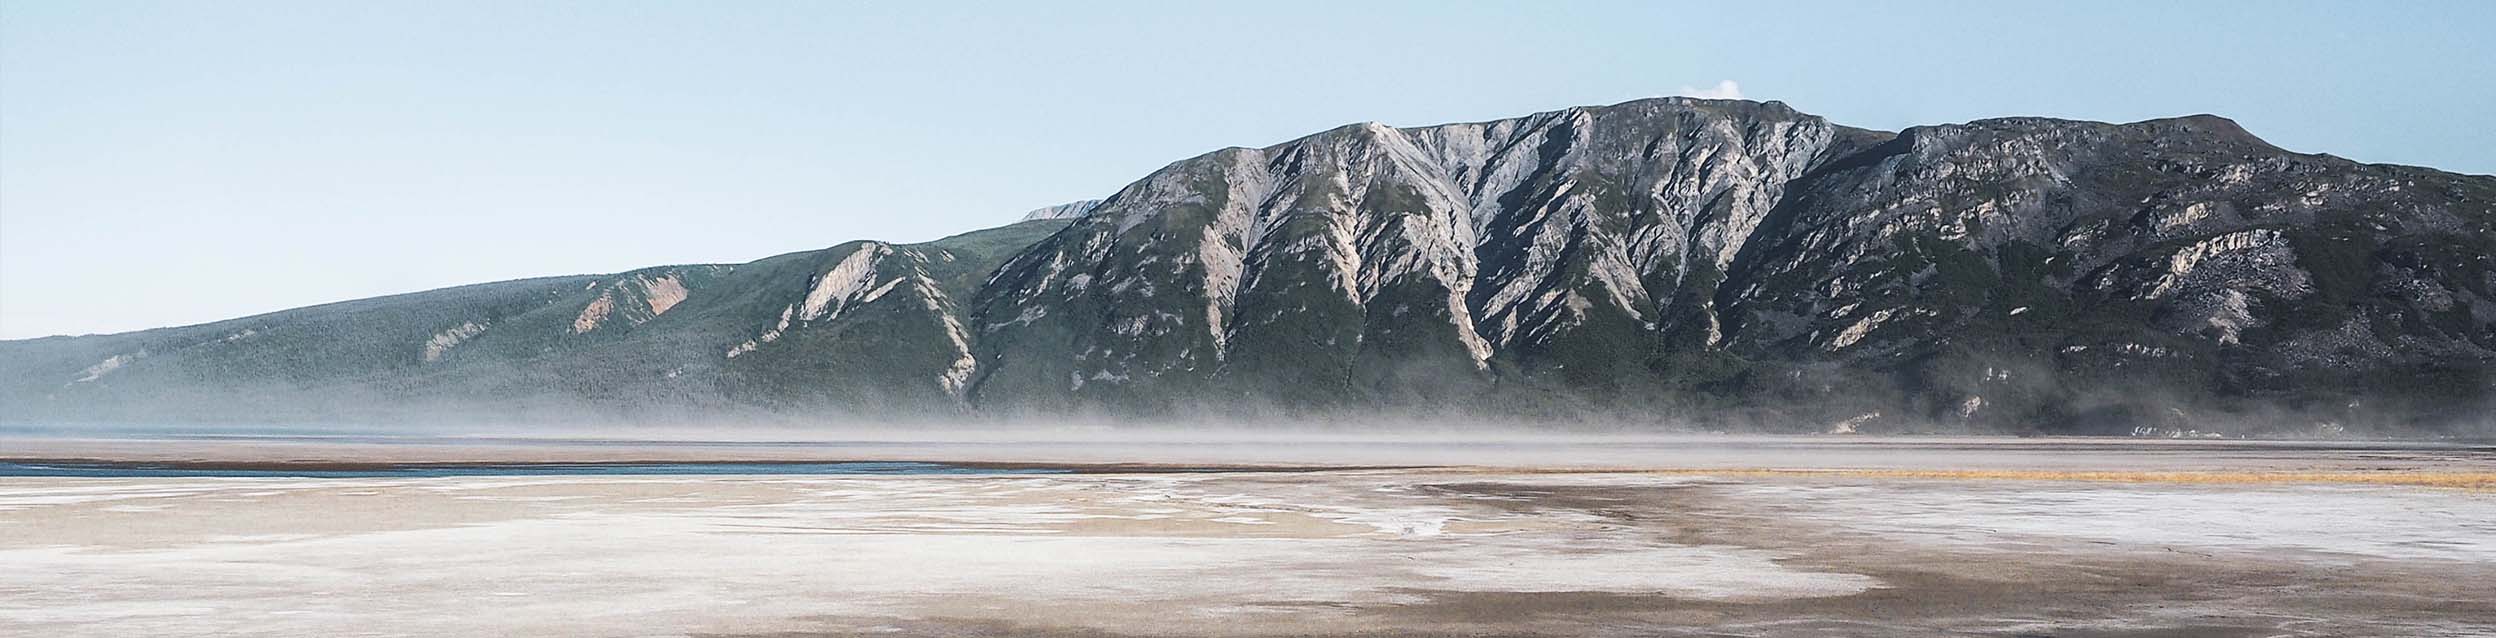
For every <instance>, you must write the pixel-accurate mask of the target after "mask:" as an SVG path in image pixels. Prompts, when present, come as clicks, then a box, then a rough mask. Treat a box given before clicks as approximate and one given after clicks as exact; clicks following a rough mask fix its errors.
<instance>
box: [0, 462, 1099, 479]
mask: <svg viewBox="0 0 2496 638" xmlns="http://www.w3.org/2000/svg"><path fill="white" fill-rule="evenodd" d="M1064 471H1065V470H1059V469H1050V468H994V467H964V466H960V465H946V464H943V463H907V462H853V463H523V464H461V465H394V466H382V467H370V468H355V469H292V468H269V469H261V468H201V467H178V466H166V465H148V464H139V463H132V464H122V463H9V462H0V477H24V476H84V477H292V478H422V477H432V476H582V475H590V476H603V475H680V476H681V475H715V474H1056V473H1062V472H1064Z"/></svg>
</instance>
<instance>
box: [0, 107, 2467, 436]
mask: <svg viewBox="0 0 2496 638" xmlns="http://www.w3.org/2000/svg"><path fill="white" fill-rule="evenodd" d="M1030 219H1032V220H1034V221H1026V222H1023V223H1019V224H1016V225H1013V226H1008V227H1005V228H1001V229H996V230H992V231H982V232H980V233H973V234H970V235H965V236H961V237H956V238H949V239H946V240H941V241H938V242H932V243H930V244H922V245H915V246H893V245H887V244H881V243H875V242H853V243H850V244H844V245H841V246H837V247H834V248H831V249H827V250H824V251H817V252H811V253H800V254H796V255H784V256H781V257H775V258H772V259H767V260H763V261H759V262H755V263H751V264H743V265H736V266H683V267H666V268H656V269H650V270H645V271H637V272H633V273H624V274H620V275H614V276H604V277H574V278H558V279H546V280H532V281H523V282H508V283H503V284H489V285H485V286H472V287H466V288H457V289H450V290H443V291H435V292H430V293H418V294H415V295H403V296H398V297H389V298H383V299H376V300H367V301H361V302H349V303H345V304H334V305H331V306H321V307H315V308H306V309H301V310H295V311H288V312H284V313H276V314H272V315H265V316H262V317H254V318H249V319H242V320H235V321H230V322H222V323H217V324H209V325H205V326H194V327H189V328H177V329H166V330H155V331H146V332H140V333H131V334H126V335H108V336H99V337H79V338H54V339H40V340H30V341H19V342H7V343H4V344H0V368H4V369H0V373H4V374H5V377H6V378H7V379H9V380H8V381H0V393H5V394H0V398H5V399H6V403H7V408H6V415H5V416H6V417H7V418H10V419H84V418H93V419H116V418H129V417H130V416H132V415H139V414H157V413H166V414H184V415H188V414H195V413H206V414H214V415H222V417H223V418H237V419H254V418H261V419H266V418H276V417H272V416H270V415H271V414H273V413H272V412H271V411H272V410H282V412H278V413H276V414H285V415H303V417H304V418H335V415H337V414H340V413H346V412H354V411H356V410H360V409H365V408H366V407H368V406H377V405H386V406H390V408H389V409H390V410H394V411H404V410H407V409H410V408H409V406H423V407H421V408H420V409H433V410H481V411H485V412H488V413H491V414H495V415H507V414H524V415H531V416H541V417H554V416H564V415H601V416H608V415H616V414H626V415H643V416H648V415H653V414H663V415H678V416H688V417H701V416H706V415H718V414H729V413H735V414H745V413H752V414H774V415H791V414H796V415H833V414H839V415H939V416H944V417H958V416H959V415H964V414H980V415H1004V416H1015V415H1057V414H1066V413H1085V414H1101V415H1114V416H1131V417H1134V416H1141V417H1153V416H1174V415H1205V414H1211V415H1220V416H1229V417H1240V418H1309V417H1337V416H1360V415H1375V414H1391V415H1396V416H1399V417H1445V418H1470V419H1483V420H1504V419H1528V420H1551V421H1570V422H1588V423H1604V424H1628V425H1633V426H1643V425H1656V426H1698V427H1717V428H1759V429H1772V430H1827V429H1836V430H1859V431H1870V430H1882V429H1891V430H1896V429H1912V430H1977V431H2008V432H2081V433H2181V432H2185V431H2187V430H2202V431H2229V432H2263V433H2273V434H2300V433H2315V432H2325V433H2327V432H2331V431H2336V430H2338V429H2342V428H2348V429H2356V430H2360V431H2364V432H2371V433H2386V434H2419V433H2452V432H2480V433H2483V432H2487V431H2488V430H2487V428H2489V420H2488V417H2486V416H2485V415H2486V414H2487V413H2488V412H2489V411H2491V409H2496V401H2491V396H2496V262H2491V260H2492V259H2496V228H2491V225H2496V178H2491V177H2488V176H2469V175H2457V174H2452V173H2445V172H2440V171H2434V170H2430V169H2423V168H2414V167H2403V166H2386V165H2369V164H2359V163H2355V162H2351V161H2348V160H2344V159H2340V158H2335V157H2331V156H2327V155H2307V154H2299V153H2292V152H2288V151H2284V150H2281V149H2279V148H2276V147H2273V146H2271V145H2269V144H2267V143H2264V142H2262V141H2261V140H2260V139H2258V138H2255V137H2254V136H2252V135H2251V134H2248V133H2246V132H2245V131H2244V130H2242V129H2240V128H2238V127H2237V126H2236V125H2235V124H2234V123H2232V122H2229V121H2227V120H2224V119H2221V118H2216V117H2210V116H2194V117H2186V118H2177V119H2167V120H2153V121H2148V122H2138V123H2132V124H2104V123H2096V122H2077V121H2065V120H2050V119H2040V118H2006V119H1996V120H1984V121H1978V122H1971V123H1966V124H1952V125H1940V126H1928V127H1915V128H1910V129H1907V130H1905V131H1901V132H1898V133H1894V134H1893V133H1885V132H1878V131H1868V130H1862V129H1855V128H1849V127H1845V126H1839V125H1836V124H1832V123H1830V122H1828V121H1826V120H1824V119H1822V118H1819V117H1816V116H1812V115H1807V114H1803V113H1799V112H1796V111H1794V110H1793V109H1791V108H1788V107H1787V106H1785V105H1783V104H1780V103H1775V102H1767V103H1757V102H1746V101H1735V100H1697V99H1685V98H1667V99H1655V100H1641V101H1635V102H1629V103H1624V104H1618V105H1613V106H1606V107H1587V108H1573V109H1566V110H1560V111H1553V112H1548V113H1539V114H1535V115H1530V116H1526V117H1521V118H1514V119H1507V120H1498V121H1492V122H1482V123H1469V124H1450V125H1442V126H1431V127H1420V128H1393V127H1387V126H1382V125H1377V124H1359V125H1351V126H1345V127H1341V128H1337V129H1334V130H1330V131H1325V132H1322V133H1318V134H1315V135H1311V136H1308V137H1305V138H1301V139H1297V140H1292V141H1289V142H1285V143H1282V144H1277V145H1274V146H1269V147H1264V148H1254V149H1251V148H1232V149H1223V150H1220V151H1215V152H1212V153H1208V154H1205V155H1202V156H1198V157H1195V158H1190V159H1186V160H1182V161H1180V162H1177V163H1174V164H1171V165H1170V166H1168V167H1165V168H1163V169H1161V170H1159V171H1156V172H1154V173H1153V174H1151V175H1148V176H1146V177H1144V178H1143V179H1142V180H1139V181H1137V182H1136V183H1134V184H1132V185H1130V186H1128V187H1126V188H1124V189H1122V190H1120V191H1119V192H1117V193H1116V194H1114V195H1111V196H1110V197H1108V198H1107V199H1105V200H1103V201H1100V202H1078V203H1075V204H1069V205H1066V206H1062V207H1053V208H1051V209H1042V210H1041V211H1036V212H1034V213H1033V214H1032V215H1031V217H1030ZM307 389H309V390H307ZM306 395H310V396H316V397H319V399H320V400H319V401H307V400H306V399H304V397H305V396H306Z"/></svg>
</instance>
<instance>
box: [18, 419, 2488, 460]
mask: <svg viewBox="0 0 2496 638" xmlns="http://www.w3.org/2000/svg"><path fill="white" fill-rule="evenodd" d="M965 425H969V424H965ZM986 425H988V426H989V427H979V428H972V427H957V428H945V429H930V428H924V427H905V426H889V425H888V426H882V427H878V426H873V425H869V424H848V425H845V426H843V427H839V428H821V427H812V428H808V427H789V426H783V425H761V424H743V425H736V426H720V425H706V426H691V425H672V426H671V425H655V424H642V425H634V426H621V427H604V428H599V427H584V426H561V427H552V428H545V429H533V430H529V431H527V432H525V433H514V432H512V431H511V430H510V429H509V428H488V427H467V426H440V425H437V426H425V427H403V426H393V427H381V426H338V427H327V428H291V427H290V428H270V427H262V428H206V429H198V428H185V427H162V426H159V427H155V428H121V429H104V430H98V429H94V428H83V427H27V426H11V427H8V428H5V429H0V459H17V460H30V459H42V460H56V461H57V460H71V459H78V460H96V461H119V462H229V463H297V462H348V463H449V462H559V463H586V462H835V461H919V462H939V463H1005V464H1038V465H1044V466H1065V467H1070V468H1076V469H1080V467H1079V466H1171V467H1170V468H1168V469H1188V468H1199V469H1220V468H1243V467H1274V466H1284V467H1290V466H1297V467H1325V468H1402V467H1484V468H1544V469H1560V470H1660V469H1710V468H1714V469H1745V470H1751V469H1803V470H1829V469H1836V470H1850V469H1864V470H1952V471H1956V470H1992V471H2039V470H2044V471H2180V470H2193V471H2211V470H2246V471H2299V472H2310V471H2333V470H2348V471H2382V470H2387V469H2389V470H2434V469H2462V470H2469V469H2473V468H2479V469H2483V468H2484V467H2486V465H2487V464H2488V463H2489V462H2491V461H2496V446H2489V445H2483V444H2480V445H2474V444H2466V443H2459V442H2450V441H2441V442H2439V441H2286V440H2264V441H2247V440H2215V439H2166V438H2112V437H2050V438H2015V437H2002V436H1906V435H1869V434H1855V435H1776V434H1710V433H1653V432H1645V433H1641V432H1550V431H1538V430H1526V429H1520V428H1496V427H1491V426H1488V425H1484V424H1473V425H1472V426H1470V427H1468V428H1463V429H1459V428H1450V427H1420V426H1410V424H1407V426H1408V427H1396V428H1382V429H1374V430H1366V431H1348V430H1341V429H1320V428H1310V427H1292V426H1291V425H1289V424H1267V425H1264V426H1255V427H1250V426H1242V425H1239V424H1222V425H1218V426H1217V425H1213V424H1206V423H1190V424H1184V425H1181V424H1163V425H1161V426H1146V425H1137V424H1115V425H1113V424H1099V423H1072V422H1066V423H1019V424H1015V425H1013V426H1010V427H1009V426H1001V425H997V424H986Z"/></svg>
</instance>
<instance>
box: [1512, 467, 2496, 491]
mask: <svg viewBox="0 0 2496 638" xmlns="http://www.w3.org/2000/svg"><path fill="white" fill-rule="evenodd" d="M1525 472H1527V473H1571V474H1575V473H1584V472H1622V473H1632V474H1682V475H1693V476H1787V477H1802V476H1836V477H1857V478H1892V479H1945V480H1978V481H2106V482H2121V483H2205V484H2255V483H2354V484H2364V485H2410V486H2422V487H2451V488H2461V489H2472V490H2496V472H2243V471H2211V472H2144V471H2075V470H1878V469H1826V470H1802V469H1766V468H1725V469H1708V468H1676V469H1618V470H1593V469H1588V470H1577V469H1569V470H1526V471H1525Z"/></svg>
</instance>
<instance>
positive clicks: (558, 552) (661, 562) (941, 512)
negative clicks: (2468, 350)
mask: <svg viewBox="0 0 2496 638" xmlns="http://www.w3.org/2000/svg"><path fill="white" fill-rule="evenodd" d="M2486 582H2496V499H2492V498H2490V496H2489V494H2488V493H2487V492H2484V491H2476V490H2467V489H2449V488H2432V487H2410V486H2383V485H2332V484H2263V485H2200V484H2172V483H2106V482H2091V481H2005V480H1943V479H1911V478H1891V477H1866V476H1848V475H1842V474H1841V475H1825V476H1824V475H1761V474H1755V473H1753V474H1729V475H1724V476H1715V475H1708V474H1704V473H1646V472H1618V473H1549V472H1522V471H1508V470H1482V469H1400V470H1345V471H1314V472H1307V471H1303V472H1253V471H1250V472H1217V473H1193V472H1191V473H1163V474H1155V473H1121V474H1062V475H1045V476H1032V475H1024V476H724V477H723V476H532V477H456V478H390V479H287V478H16V479H0V635H10V636H21V635H22V636H134V635H168V636H170V635H220V636H222V635H237V636H324V637H326V636H501V635H515V636H521V635H525V636H686V635H773V636H803V635H865V634H879V635H882V634H900V635H1001V636H1002V635H1286V634H1288V635H1303V634H1404V633H1432V634H1439V633H1465V634H1502V635H1508V634H1541V635H1624V636H1628V635H1636V636H1679V635H1689V636H1723V635H1737V636H1739V635H1759V636H1930V635H1980V636H1983V635H1998V636H2362V635H2374V636H2486V635H2496V598H2491V597H2489V596H2487V595H2486V593H2485V591H2484V589H2485V588H2484V587H2482V586H2478V585H2474V584H2472V583H2486Z"/></svg>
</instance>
